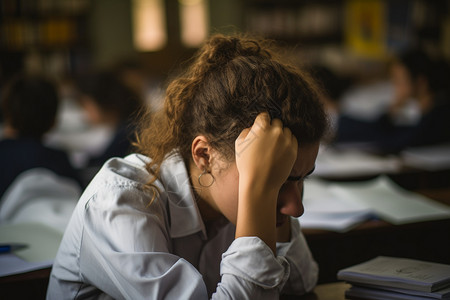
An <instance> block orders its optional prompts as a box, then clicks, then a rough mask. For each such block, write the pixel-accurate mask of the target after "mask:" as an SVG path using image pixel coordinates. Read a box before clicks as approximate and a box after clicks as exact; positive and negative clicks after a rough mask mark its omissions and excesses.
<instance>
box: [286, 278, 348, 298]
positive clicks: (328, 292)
mask: <svg viewBox="0 0 450 300" xmlns="http://www.w3.org/2000/svg"><path fill="white" fill-rule="evenodd" d="M348 288H350V284H347V283H345V282H334V283H327V284H320V285H318V286H316V288H315V289H314V291H313V292H312V293H309V294H307V295H303V296H285V295H283V296H281V298H280V299H281V300H345V291H346V290H347V289H348Z"/></svg>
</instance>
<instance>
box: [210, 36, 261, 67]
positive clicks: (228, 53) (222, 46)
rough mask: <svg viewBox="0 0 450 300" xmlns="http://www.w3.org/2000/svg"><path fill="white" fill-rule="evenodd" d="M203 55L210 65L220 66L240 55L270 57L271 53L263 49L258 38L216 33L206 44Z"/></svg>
mask: <svg viewBox="0 0 450 300" xmlns="http://www.w3.org/2000/svg"><path fill="white" fill-rule="evenodd" d="M202 56H203V57H204V61H205V62H206V63H208V64H209V65H216V66H220V65H224V64H226V63H228V62H230V61H231V60H233V59H234V58H236V57H238V56H260V57H270V54H269V53H268V52H267V51H262V50H261V47H260V44H259V42H258V41H256V40H253V39H238V38H236V37H227V36H224V35H215V36H212V37H211V38H210V39H209V40H208V41H207V43H206V44H205V47H204V50H203V55H202Z"/></svg>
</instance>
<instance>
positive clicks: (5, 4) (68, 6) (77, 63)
mask: <svg viewBox="0 0 450 300" xmlns="http://www.w3.org/2000/svg"><path fill="white" fill-rule="evenodd" d="M89 5H90V1H89V0H27V1H17V0H0V54H1V55H0V57H1V58H0V63H1V65H0V82H3V81H4V80H7V79H8V78H9V77H10V76H13V75H14V74H15V73H16V72H17V71H20V70H21V71H24V72H27V73H42V74H45V75H49V76H51V77H59V76H62V75H65V74H70V73H74V72H76V71H77V69H78V68H80V67H82V65H83V60H84V59H85V58H84V57H85V56H87V53H88V48H89V41H88V39H87V37H88V28H87V12H88V9H89Z"/></svg>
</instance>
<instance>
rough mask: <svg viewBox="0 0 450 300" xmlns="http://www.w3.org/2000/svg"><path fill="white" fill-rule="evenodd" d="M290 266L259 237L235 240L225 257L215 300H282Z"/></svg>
mask: <svg viewBox="0 0 450 300" xmlns="http://www.w3.org/2000/svg"><path fill="white" fill-rule="evenodd" d="M289 273H290V266H289V263H288V262H287V260H286V259H285V258H284V257H282V256H278V257H276V256H274V254H273V252H272V250H271V249H270V248H269V247H268V246H267V245H266V244H265V243H264V242H263V241H262V240H261V239H260V238H258V237H240V238H238V239H235V240H234V241H233V243H232V244H231V245H230V247H229V248H228V250H227V251H226V252H225V253H224V254H223V255H222V261H221V266H220V275H221V276H222V279H221V282H220V283H219V284H218V286H217V289H216V292H215V293H214V294H213V295H212V299H249V296H250V295H251V298H252V299H278V297H279V294H280V290H281V288H282V287H283V285H284V284H285V282H286V281H287V280H288V278H289Z"/></svg>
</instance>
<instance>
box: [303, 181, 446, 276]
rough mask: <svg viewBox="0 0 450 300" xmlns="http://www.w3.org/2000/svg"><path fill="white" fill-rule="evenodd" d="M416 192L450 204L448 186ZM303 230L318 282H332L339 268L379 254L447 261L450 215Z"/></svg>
mask: <svg viewBox="0 0 450 300" xmlns="http://www.w3.org/2000/svg"><path fill="white" fill-rule="evenodd" d="M417 192H419V193H421V194H423V195H425V196H427V197H429V198H431V199H434V200H437V201H439V202H441V203H444V204H447V205H450V187H449V188H442V189H431V190H418V191H417ZM302 231H303V233H304V235H305V238H306V240H307V242H308V245H309V247H310V249H311V252H312V254H313V256H314V258H315V259H316V261H317V262H318V264H319V269H320V274H319V283H327V282H335V281H336V280H337V279H336V274H337V272H338V271H339V270H340V269H342V268H345V267H348V266H351V265H355V264H358V263H361V262H364V261H367V260H369V259H371V258H374V257H376V256H379V255H385V256H397V257H405V258H413V259H420V260H425V261H432V262H439V263H444V264H450V256H449V253H450V219H442V220H434V221H426V222H418V223H411V224H404V225H391V224H389V223H387V222H385V221H382V220H378V219H372V220H369V221H366V222H364V223H362V224H360V225H358V226H357V227H356V228H353V229H352V230H350V231H348V232H345V233H337V232H331V231H326V230H317V229H303V230H302Z"/></svg>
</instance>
